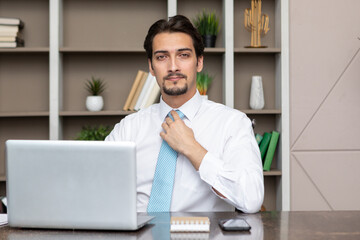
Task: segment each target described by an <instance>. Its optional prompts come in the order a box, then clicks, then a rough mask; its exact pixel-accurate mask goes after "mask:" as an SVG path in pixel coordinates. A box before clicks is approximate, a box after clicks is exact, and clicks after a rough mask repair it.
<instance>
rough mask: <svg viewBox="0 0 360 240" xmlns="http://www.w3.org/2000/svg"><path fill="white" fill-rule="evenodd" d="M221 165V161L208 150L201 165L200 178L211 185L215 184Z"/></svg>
mask: <svg viewBox="0 0 360 240" xmlns="http://www.w3.org/2000/svg"><path fill="white" fill-rule="evenodd" d="M221 167H222V166H221V161H219V159H217V158H216V157H215V156H214V155H213V154H211V153H210V152H207V153H206V154H205V156H204V158H203V160H202V162H201V164H200V167H199V174H200V178H201V179H202V180H203V181H205V182H206V183H207V184H209V185H210V186H215V184H216V181H217V176H218V172H219V170H220V169H221Z"/></svg>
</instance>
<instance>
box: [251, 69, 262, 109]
mask: <svg viewBox="0 0 360 240" xmlns="http://www.w3.org/2000/svg"><path fill="white" fill-rule="evenodd" d="M264 106H265V100H264V89H263V85H262V77H261V76H253V77H252V79H251V90H250V108H251V109H255V110H259V109H263V108H264Z"/></svg>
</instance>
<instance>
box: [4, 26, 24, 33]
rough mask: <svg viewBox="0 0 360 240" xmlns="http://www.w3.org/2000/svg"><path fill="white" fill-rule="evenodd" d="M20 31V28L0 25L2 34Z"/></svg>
mask: <svg viewBox="0 0 360 240" xmlns="http://www.w3.org/2000/svg"><path fill="white" fill-rule="evenodd" d="M19 30H20V29H19V26H11V25H0V32H8V33H17V32H18V31H19Z"/></svg>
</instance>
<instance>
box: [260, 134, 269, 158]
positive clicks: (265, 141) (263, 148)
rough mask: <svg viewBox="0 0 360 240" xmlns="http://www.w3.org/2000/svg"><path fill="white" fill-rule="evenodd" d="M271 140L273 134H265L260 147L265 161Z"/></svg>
mask: <svg viewBox="0 0 360 240" xmlns="http://www.w3.org/2000/svg"><path fill="white" fill-rule="evenodd" d="M270 138H271V133H268V132H265V133H264V135H263V139H262V140H261V143H260V146H259V148H260V153H261V159H262V160H264V158H265V154H266V150H267V149H268V146H269V143H270Z"/></svg>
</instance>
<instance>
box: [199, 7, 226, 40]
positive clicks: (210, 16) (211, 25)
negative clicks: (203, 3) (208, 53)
mask: <svg viewBox="0 0 360 240" xmlns="http://www.w3.org/2000/svg"><path fill="white" fill-rule="evenodd" d="M193 22H194V25H195V27H196V28H197V29H198V31H199V33H200V34H201V36H202V38H203V42H204V45H205V47H215V42H216V36H217V35H218V33H219V31H220V26H219V18H218V17H217V16H216V14H215V11H213V12H211V13H208V12H206V11H205V10H203V11H202V13H198V14H197V16H196V18H195V19H194V20H193Z"/></svg>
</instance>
